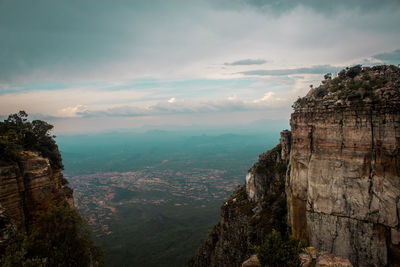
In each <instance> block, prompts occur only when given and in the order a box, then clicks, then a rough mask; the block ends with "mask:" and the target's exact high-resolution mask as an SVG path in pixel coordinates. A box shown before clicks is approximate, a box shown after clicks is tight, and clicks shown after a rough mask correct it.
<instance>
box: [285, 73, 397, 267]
mask: <svg viewBox="0 0 400 267" xmlns="http://www.w3.org/2000/svg"><path fill="white" fill-rule="evenodd" d="M339 74H340V73H339ZM340 75H342V78H341V79H340V81H339V85H338V81H327V82H326V83H325V84H324V85H323V86H322V89H320V88H316V89H314V90H315V92H317V93H318V92H321V90H325V91H326V92H325V94H323V93H322V94H320V95H319V96H317V95H316V93H315V92H314V93H312V94H309V95H308V96H307V97H306V98H304V99H302V100H301V101H299V103H300V102H301V104H300V105H299V106H297V107H296V109H295V112H294V113H293V114H292V116H291V120H290V125H291V132H292V142H291V152H290V163H289V170H288V173H287V177H286V193H287V202H288V221H289V224H290V226H291V229H292V233H293V234H294V236H295V237H298V238H302V239H307V240H308V241H309V243H310V245H312V246H314V247H316V248H317V249H318V250H321V251H328V252H330V253H334V254H336V255H340V256H344V257H347V258H349V259H350V261H351V262H352V264H353V265H355V266H385V265H387V264H389V265H393V264H394V263H395V262H400V261H399V258H398V257H399V255H400V254H399V251H400V246H399V241H400V239H399V237H400V235H399V233H400V232H399V229H400V228H399V211H400V70H399V68H396V67H387V66H381V67H373V68H366V69H364V70H362V71H361V72H359V73H358V74H356V75H353V74H352V75H351V76H350V77H349V76H346V73H341V74H340ZM364 80H365V82H364ZM377 81H378V82H377ZM354 84H356V85H357V86H364V87H366V86H368V84H370V85H371V87H370V88H369V94H368V96H364V95H363V94H362V93H358V92H364V91H365V88H363V87H360V88H358V89H357V88H355V89H354V88H351V87H350V86H354ZM334 86H336V87H339V88H340V90H339V91H334V90H331V88H334V89H335V90H336V87H334ZM354 90H356V93H354Z"/></svg>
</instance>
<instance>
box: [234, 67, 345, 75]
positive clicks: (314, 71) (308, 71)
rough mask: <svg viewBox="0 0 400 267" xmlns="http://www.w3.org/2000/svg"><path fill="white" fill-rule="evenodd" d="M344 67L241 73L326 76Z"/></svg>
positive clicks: (245, 73) (247, 73) (247, 72)
mask: <svg viewBox="0 0 400 267" xmlns="http://www.w3.org/2000/svg"><path fill="white" fill-rule="evenodd" d="M342 68H343V67H335V66H331V65H320V66H313V67H309V68H294V69H275V70H249V71H242V72H239V73H240V74H243V75H252V76H282V75H294V74H325V73H328V72H331V73H334V72H338V71H339V70H341V69H342Z"/></svg>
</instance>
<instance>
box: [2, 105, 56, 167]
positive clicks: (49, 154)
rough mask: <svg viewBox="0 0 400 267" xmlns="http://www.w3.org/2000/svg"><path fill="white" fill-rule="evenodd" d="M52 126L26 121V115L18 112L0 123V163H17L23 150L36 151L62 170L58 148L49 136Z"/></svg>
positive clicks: (40, 121) (52, 137)
mask: <svg viewBox="0 0 400 267" xmlns="http://www.w3.org/2000/svg"><path fill="white" fill-rule="evenodd" d="M52 129H53V125H50V124H48V123H47V122H45V121H42V120H34V121H32V122H30V121H28V114H26V112H25V111H20V112H18V113H16V114H11V115H9V116H8V118H7V119H6V120H4V121H3V122H0V161H3V162H18V161H19V160H20V159H21V158H20V157H21V156H20V152H21V151H23V150H29V151H37V152H39V153H40V154H41V156H43V157H45V158H48V159H49V160H50V163H51V165H52V166H53V167H54V168H57V169H63V168H64V166H63V164H62V159H61V155H60V152H59V150H58V146H57V144H56V142H55V140H54V137H55V136H51V134H50V131H51V130H52Z"/></svg>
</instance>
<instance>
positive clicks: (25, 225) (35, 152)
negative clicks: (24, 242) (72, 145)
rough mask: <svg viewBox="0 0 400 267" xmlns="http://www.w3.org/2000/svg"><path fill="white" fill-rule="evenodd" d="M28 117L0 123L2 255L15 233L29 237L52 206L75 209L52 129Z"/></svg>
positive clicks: (16, 117)
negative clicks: (41, 215)
mask: <svg viewBox="0 0 400 267" xmlns="http://www.w3.org/2000/svg"><path fill="white" fill-rule="evenodd" d="M27 116H28V115H27V114H26V113H25V112H23V111H21V112H19V113H18V114H13V115H10V116H9V117H8V119H7V120H5V121H4V122H0V233H1V234H0V252H1V250H2V249H3V248H4V247H5V246H6V245H7V242H8V240H9V239H12V237H13V235H15V234H16V233H22V234H27V235H29V234H30V232H31V231H32V229H33V228H34V227H35V226H36V225H37V224H38V223H39V222H38V217H39V215H40V214H41V213H43V212H45V211H47V209H48V208H49V207H51V206H58V207H59V206H68V207H73V196H72V193H73V192H72V189H71V188H69V187H68V186H67V185H66V184H67V183H68V181H67V180H66V179H65V178H64V176H63V174H62V173H61V170H62V168H63V165H62V160H61V155H60V152H59V150H58V146H57V145H56V143H55V141H54V139H53V136H51V135H50V134H49V131H50V130H51V129H52V128H53V126H52V125H50V124H47V123H46V122H44V121H38V120H36V121H33V122H30V121H28V120H27Z"/></svg>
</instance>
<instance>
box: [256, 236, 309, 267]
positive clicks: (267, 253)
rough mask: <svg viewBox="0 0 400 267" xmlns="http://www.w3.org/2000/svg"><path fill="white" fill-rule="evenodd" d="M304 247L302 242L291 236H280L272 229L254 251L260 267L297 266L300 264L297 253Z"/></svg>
mask: <svg viewBox="0 0 400 267" xmlns="http://www.w3.org/2000/svg"><path fill="white" fill-rule="evenodd" d="M304 247H305V244H304V242H302V241H300V240H298V239H295V238H293V237H288V238H282V236H281V234H280V233H279V232H278V231H275V230H273V231H272V232H271V233H270V234H268V236H267V240H266V241H265V243H264V244H262V245H261V246H258V247H255V251H256V253H257V257H258V259H259V260H260V264H261V266H262V267H297V266H301V261H300V258H299V254H300V253H301V252H302V250H303V248H304Z"/></svg>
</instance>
